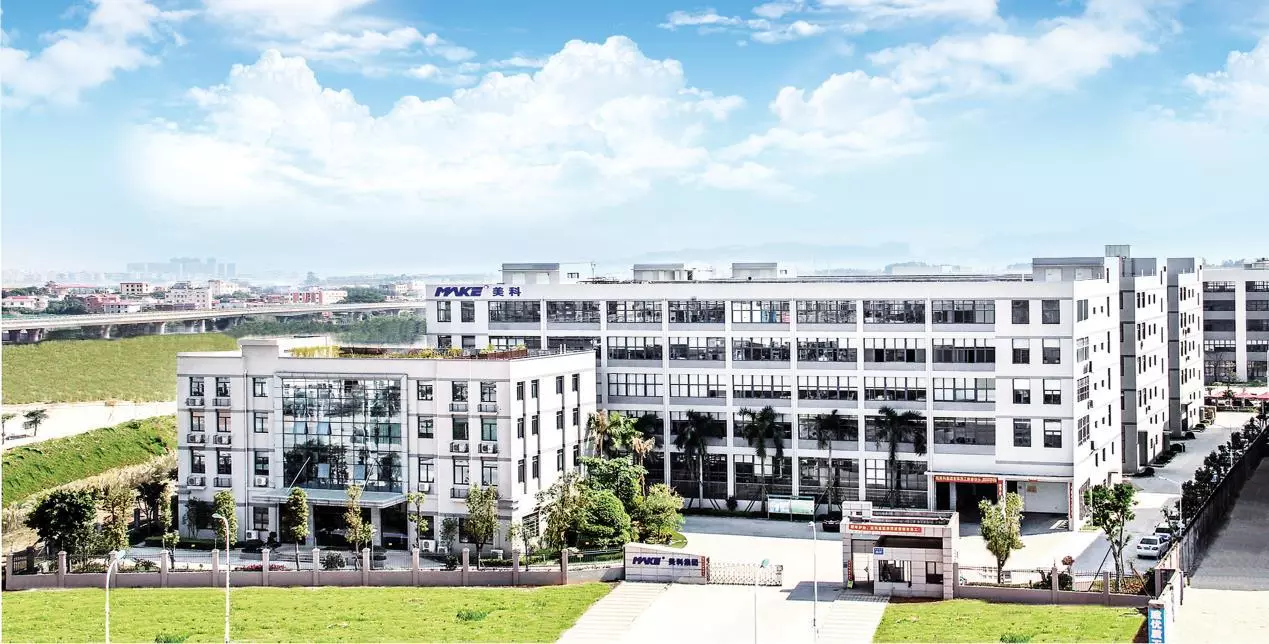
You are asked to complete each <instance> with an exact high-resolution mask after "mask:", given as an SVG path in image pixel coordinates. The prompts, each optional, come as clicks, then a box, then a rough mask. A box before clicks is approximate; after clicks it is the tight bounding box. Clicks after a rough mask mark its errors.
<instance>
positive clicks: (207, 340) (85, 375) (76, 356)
mask: <svg viewBox="0 0 1269 644" xmlns="http://www.w3.org/2000/svg"><path fill="white" fill-rule="evenodd" d="M237 346H238V345H237V342H236V341H235V340H234V339H233V338H230V337H229V336H226V335H222V334H220V333H203V334H195V335H152V336H144V337H139V338H127V339H124V340H64V341H52V342H42V343H40V344H32V345H10V346H5V347H4V358H3V360H4V404H6V405H20V404H24V403H38V402H81V401H91V400H111V399H114V400H135V401H154V400H160V401H162V400H172V399H174V398H176V354H177V352H180V351H224V350H232V349H235V348H237Z"/></svg>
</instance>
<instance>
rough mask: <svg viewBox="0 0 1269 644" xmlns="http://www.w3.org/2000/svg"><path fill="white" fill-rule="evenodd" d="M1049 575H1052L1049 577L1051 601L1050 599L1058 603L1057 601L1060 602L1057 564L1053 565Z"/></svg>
mask: <svg viewBox="0 0 1269 644" xmlns="http://www.w3.org/2000/svg"><path fill="white" fill-rule="evenodd" d="M1049 575H1050V577H1049V601H1050V602H1051V603H1054V604H1056V603H1058V569H1057V566H1054V567H1053V569H1052V570H1051V571H1050V572H1049Z"/></svg>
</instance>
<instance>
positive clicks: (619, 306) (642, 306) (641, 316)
mask: <svg viewBox="0 0 1269 644" xmlns="http://www.w3.org/2000/svg"><path fill="white" fill-rule="evenodd" d="M608 322H610V323H618V324H660V323H661V303H660V302H657V301H654V300H618V301H616V302H609V303H608Z"/></svg>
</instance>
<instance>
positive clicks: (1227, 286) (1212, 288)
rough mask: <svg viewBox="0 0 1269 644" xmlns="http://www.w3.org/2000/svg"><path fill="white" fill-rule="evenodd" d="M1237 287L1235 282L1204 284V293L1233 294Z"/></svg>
mask: <svg viewBox="0 0 1269 644" xmlns="http://www.w3.org/2000/svg"><path fill="white" fill-rule="evenodd" d="M1235 290H1237V285H1235V284H1234V283H1233V282H1203V292H1204V293H1233V292H1234V291H1235Z"/></svg>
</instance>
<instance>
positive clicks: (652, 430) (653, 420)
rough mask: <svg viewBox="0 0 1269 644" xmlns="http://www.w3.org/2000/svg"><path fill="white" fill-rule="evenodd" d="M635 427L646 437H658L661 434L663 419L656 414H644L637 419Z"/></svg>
mask: <svg viewBox="0 0 1269 644" xmlns="http://www.w3.org/2000/svg"><path fill="white" fill-rule="evenodd" d="M634 428H635V429H636V430H637V431H638V432H639V435H641V436H643V437H644V438H656V437H658V436H660V435H661V431H662V426H661V419H660V418H659V417H658V416H657V415H656V414H652V413H648V414H644V415H642V416H640V417H638V418H636V419H635V421H634Z"/></svg>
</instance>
